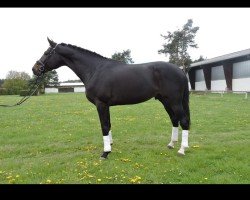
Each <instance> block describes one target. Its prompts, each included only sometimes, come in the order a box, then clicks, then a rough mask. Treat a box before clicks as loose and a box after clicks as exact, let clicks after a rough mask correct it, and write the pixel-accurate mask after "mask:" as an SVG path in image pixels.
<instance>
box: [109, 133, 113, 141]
mask: <svg viewBox="0 0 250 200" xmlns="http://www.w3.org/2000/svg"><path fill="white" fill-rule="evenodd" d="M109 140H110V144H113V138H112V132H111V130H110V131H109Z"/></svg>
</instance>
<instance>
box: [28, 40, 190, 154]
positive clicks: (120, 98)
mask: <svg viewBox="0 0 250 200" xmlns="http://www.w3.org/2000/svg"><path fill="white" fill-rule="evenodd" d="M48 42H49V44H50V47H49V48H48V49H47V50H46V51H45V52H44V54H43V55H42V57H41V58H40V59H39V60H38V61H37V62H36V63H35V65H34V66H33V68H32V70H33V73H34V74H35V75H37V76H40V75H42V74H43V73H46V72H47V71H50V70H53V69H57V68H58V67H61V66H68V67H69V68H70V69H71V70H72V71H74V72H75V74H76V75H77V76H78V77H79V78H80V79H81V81H82V82H83V83H84V85H85V88H86V92H85V94H86V97H87V99H88V100H89V101H90V102H91V103H93V104H94V105H95V106H96V108H97V111H98V115H99V119H100V123H101V129H102V134H103V143H104V150H103V153H102V155H101V158H102V159H105V158H107V157H108V154H109V153H110V152H111V144H112V143H113V140H112V133H111V122H110V111H109V107H110V106H115V105H127V104H136V103H141V102H144V101H147V100H149V99H151V98H153V97H154V98H155V99H158V100H159V101H160V102H161V103H162V104H163V106H164V108H165V110H166V111H167V113H168V115H169V117H170V119H171V122H172V124H173V127H172V135H171V141H170V143H169V144H168V148H170V149H172V148H174V145H175V143H176V142H177V141H178V126H179V124H180V126H181V128H182V141H181V147H180V149H179V151H178V153H179V154H181V155H185V149H186V148H188V134H189V128H190V112H189V89H188V79H187V77H186V75H185V73H184V72H183V71H182V70H181V69H180V68H179V67H178V66H176V65H174V64H171V63H167V62H150V63H144V64H126V63H123V62H120V61H116V60H112V59H109V58H105V57H103V56H101V55H99V54H97V53H95V52H92V51H89V50H87V49H83V48H80V47H77V46H74V45H71V44H65V43H61V44H57V43H55V42H54V41H52V40H50V39H49V38H48Z"/></svg>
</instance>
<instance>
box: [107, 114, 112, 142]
mask: <svg viewBox="0 0 250 200" xmlns="http://www.w3.org/2000/svg"><path fill="white" fill-rule="evenodd" d="M108 119H109V122H108V124H109V134H108V135H109V140H110V144H111V145H112V144H113V138H112V132H111V122H110V110H109V109H108Z"/></svg>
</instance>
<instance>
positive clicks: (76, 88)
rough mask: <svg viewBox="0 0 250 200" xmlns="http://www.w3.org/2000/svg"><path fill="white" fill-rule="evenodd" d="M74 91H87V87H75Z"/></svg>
mask: <svg viewBox="0 0 250 200" xmlns="http://www.w3.org/2000/svg"><path fill="white" fill-rule="evenodd" d="M74 92H85V87H75V88H74Z"/></svg>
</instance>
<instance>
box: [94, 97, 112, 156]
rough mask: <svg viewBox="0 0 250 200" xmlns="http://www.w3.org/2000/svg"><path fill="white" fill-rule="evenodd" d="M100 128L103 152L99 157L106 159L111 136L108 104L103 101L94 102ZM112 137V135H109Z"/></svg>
mask: <svg viewBox="0 0 250 200" xmlns="http://www.w3.org/2000/svg"><path fill="white" fill-rule="evenodd" d="M96 107H97V111H98V115H99V119H100V123H101V128H102V135H103V144H104V148H103V153H102V155H101V159H106V158H107V157H108V154H109V153H110V152H111V145H110V144H111V140H110V139H111V138H110V135H109V131H110V130H109V129H110V115H109V106H108V105H107V104H105V103H103V102H97V103H96ZM111 137H112V136H111Z"/></svg>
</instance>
